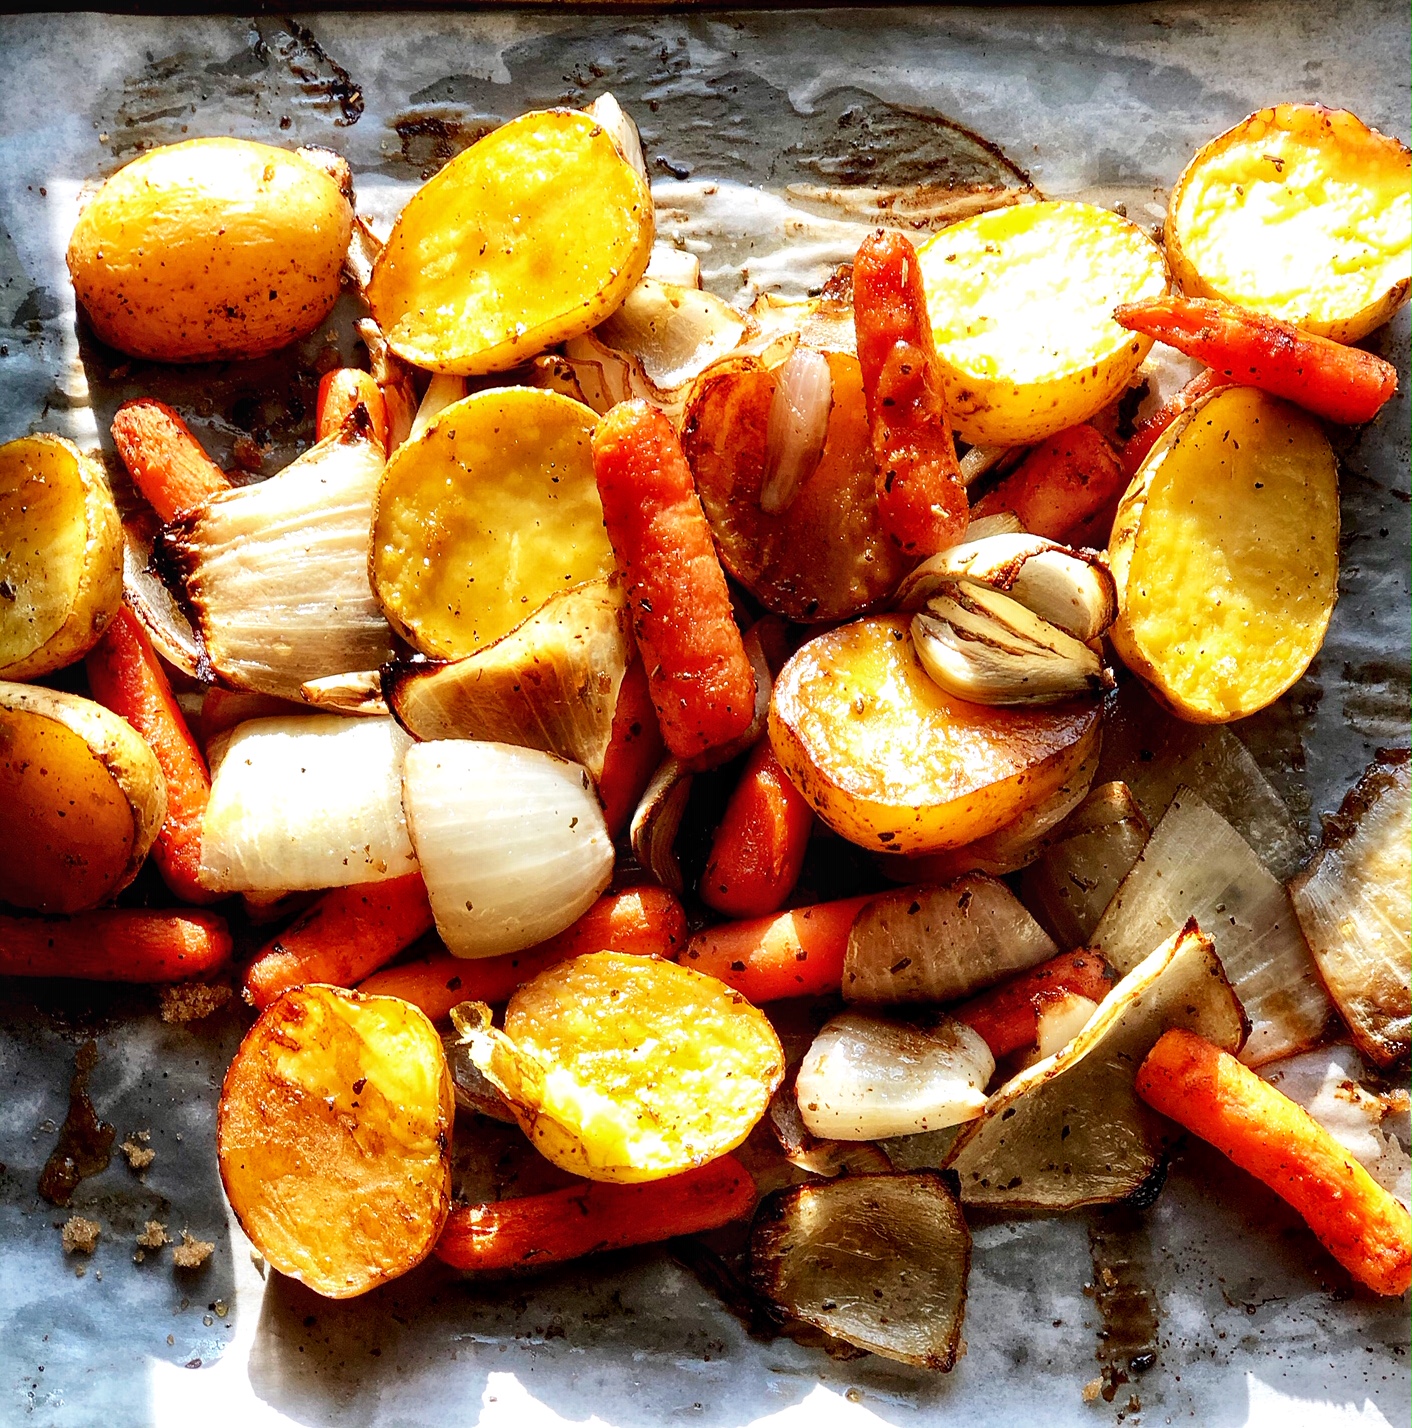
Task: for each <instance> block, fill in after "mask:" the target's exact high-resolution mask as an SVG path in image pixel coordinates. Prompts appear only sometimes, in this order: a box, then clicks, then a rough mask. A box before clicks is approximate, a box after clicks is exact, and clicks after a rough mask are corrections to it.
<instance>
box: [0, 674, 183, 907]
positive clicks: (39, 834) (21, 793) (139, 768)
mask: <svg viewBox="0 0 1412 1428" xmlns="http://www.w3.org/2000/svg"><path fill="white" fill-rule="evenodd" d="M0 810H3V814H0V902H7V903H10V904H11V905H12V906H14V907H29V908H34V909H35V910H36V911H39V912H78V911H80V910H82V909H84V908H89V907H97V906H98V905H99V903H103V902H107V901H108V899H109V898H111V897H113V896H114V895H115V894H116V893H118V892H120V891H121V890H122V889H123V888H125V887H126V886H127V885H128V884H129V883H130V882H131V881H132V880H133V878H135V877H136V876H137V870H138V869H139V868H140V867H141V866H142V860H143V859H144V858H145V857H146V856H147V850H148V849H149V848H150V847H151V846H152V841H153V839H154V838H156V836H157V833H158V830H159V829H160V828H161V826H162V820H163V819H164V818H165V817H166V816H167V785H166V781H165V779H163V777H162V770H161V769H160V768H159V767H158V764H157V759H156V757H155V755H154V754H153V753H152V750H151V749H149V748H148V747H147V745H146V744H145V743H144V742H143V740H142V737H141V735H139V734H138V733H137V732H136V731H135V730H134V729H133V727H132V725H131V724H129V723H128V722H127V720H126V719H121V718H119V717H118V715H116V714H113V713H111V712H110V711H109V710H107V709H105V708H103V706H102V705H101V704H95V703H94V702H93V700H91V699H82V698H80V697H79V696H78V695H77V694H61V693H59V692H57V691H56V690H52V689H42V688H35V687H33V686H31V685H26V684H10V683H8V682H0Z"/></svg>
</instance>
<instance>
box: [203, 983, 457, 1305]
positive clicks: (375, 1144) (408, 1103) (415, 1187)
mask: <svg viewBox="0 0 1412 1428" xmlns="http://www.w3.org/2000/svg"><path fill="white" fill-rule="evenodd" d="M453 1114H454V1105H453V1101H452V1090H451V1073H450V1071H449V1070H448V1069H447V1065H446V1055H445V1053H444V1052H443V1050H442V1048H441V1038H440V1037H439V1036H438V1035H437V1034H436V1030H435V1028H434V1027H433V1026H432V1024H431V1022H429V1021H428V1020H427V1019H426V1017H424V1016H423V1015H422V1013H421V1012H419V1011H418V1010H417V1009H416V1008H415V1007H412V1006H408V1005H407V1003H406V1002H400V1001H398V1000H397V999H396V998H395V997H364V996H360V995H359V994H358V993H357V992H348V991H344V990H342V989H341V988H338V987H322V986H317V985H311V986H306V987H299V988H296V989H295V990H294V991H290V992H286V993H285V994H284V995H283V996H282V997H280V998H279V999H278V1000H277V1001H276V1002H275V1003H274V1004H273V1005H272V1006H270V1007H268V1008H267V1009H266V1010H265V1011H264V1012H263V1013H262V1014H261V1016H260V1019H259V1020H258V1021H257V1022H256V1023H255V1025H254V1026H253V1027H252V1028H251V1029H250V1031H249V1033H248V1034H247V1036H246V1038H245V1040H244V1041H243V1042H242V1043H241V1045H240V1050H239V1051H237V1052H236V1054H235V1059H234V1060H233V1061H232V1062H231V1064H230V1069H229V1070H228V1071H227V1072H226V1077H225V1082H224V1084H223V1085H222V1087H221V1102H220V1111H219V1114H218V1118H217V1122H216V1153H217V1156H218V1158H219V1160H220V1168H221V1180H222V1183H223V1184H224V1185H225V1190H226V1195H227V1196H228V1197H229V1198H230V1205H231V1209H232V1210H234V1211H235V1214H236V1218H237V1219H238V1220H239V1221H240V1225H241V1228H242V1229H243V1230H244V1231H245V1233H246V1235H248V1236H249V1238H250V1241H251V1243H252V1244H253V1245H254V1246H255V1248H256V1249H257V1250H259V1252H260V1253H261V1254H262V1255H263V1256H264V1257H265V1258H266V1259H267V1260H268V1261H269V1262H270V1264H271V1265H273V1266H274V1268H276V1269H277V1270H279V1271H280V1272H281V1273H282V1274H288V1275H290V1276H291V1277H293V1278H295V1279H299V1280H302V1281H303V1282H304V1283H305V1284H307V1285H308V1286H309V1288H310V1289H313V1290H315V1291H316V1292H317V1293H319V1294H323V1295H326V1296H327V1297H328V1298H330V1299H349V1298H352V1297H353V1296H354V1295H356V1294H364V1293H366V1292H367V1291H368V1290H369V1289H373V1288H376V1287H377V1285H379V1284H382V1283H384V1282H385V1281H386V1280H389V1279H395V1278H396V1277H397V1276H398V1275H399V1274H404V1273H406V1271H407V1270H409V1269H411V1268H412V1267H413V1266H414V1265H417V1264H420V1263H421V1261H422V1260H424V1259H425V1258H426V1257H427V1255H428V1254H430V1253H431V1250H432V1246H433V1245H435V1243H436V1240H437V1236H438V1235H440V1233H441V1227H442V1225H443V1224H444V1223H445V1220H446V1215H447V1212H448V1211H449V1210H450V1208H451V1121H452V1117H453Z"/></svg>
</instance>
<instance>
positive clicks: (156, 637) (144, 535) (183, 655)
mask: <svg viewBox="0 0 1412 1428" xmlns="http://www.w3.org/2000/svg"><path fill="white" fill-rule="evenodd" d="M159 528H160V522H159V521H158V520H157V518H156V516H155V515H153V514H152V513H151V512H139V513H135V514H133V515H131V516H128V517H126V518H125V519H124V520H123V603H124V604H125V605H126V606H127V607H128V609H129V610H131V611H132V613H133V615H134V616H136V618H137V622H138V624H140V625H141V626H142V628H143V629H144V630H146V631H147V637H148V639H150V640H151V641H152V647H153V649H155V650H156V651H157V653H158V654H159V655H161V656H162V658H163V659H164V660H166V661H167V663H168V664H171V665H174V666H175V667H176V668H177V669H179V670H181V671H182V673H183V674H189V675H191V676H193V677H194V678H200V675H201V667H202V663H203V659H204V654H203V651H202V649H201V644H200V642H199V641H198V640H197V638H196V634H195V632H194V631H193V630H192V628H191V621H190V620H188V619H187V618H186V612H185V611H184V610H183V609H182V608H181V606H180V605H178V604H177V602H176V598H175V597H174V596H173V594H172V592H171V591H170V590H168V589H167V587H166V586H165V585H164V584H163V583H162V581H161V579H160V578H159V577H158V576H157V574H156V573H155V572H154V571H153V570H152V542H153V540H154V539H155V537H156V534H157V531H158V529H159Z"/></svg>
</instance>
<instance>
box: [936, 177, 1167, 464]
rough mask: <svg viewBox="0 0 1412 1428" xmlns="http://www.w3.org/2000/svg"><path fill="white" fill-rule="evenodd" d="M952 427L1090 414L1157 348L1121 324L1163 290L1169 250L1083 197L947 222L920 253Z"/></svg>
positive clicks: (1014, 427)
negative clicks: (1128, 311) (1122, 314)
mask: <svg viewBox="0 0 1412 1428" xmlns="http://www.w3.org/2000/svg"><path fill="white" fill-rule="evenodd" d="M918 258H919V261H920V263H921V268H922V281H923V283H924V285H925V287H926V292H927V309H928V311H929V312H930V314H931V320H932V336H933V337H934V338H935V341H936V350H937V356H938V357H940V359H941V365H942V371H943V378H944V381H945V385H946V399H947V402H948V404H949V407H950V411H951V420H952V423H953V425H954V426H955V427H956V430H957V431H959V432H960V433H961V435H962V436H963V437H965V439H966V440H967V441H969V442H972V443H974V444H977V445H982V446H1014V445H1018V444H1020V443H1027V442H1034V441H1040V440H1042V439H1043V438H1044V437H1046V436H1052V435H1053V434H1054V433H1055V432H1057V431H1063V430H1064V429H1065V428H1067V427H1071V426H1075V425H1077V424H1078V423H1079V422H1083V421H1087V420H1088V419H1089V418H1090V417H1091V416H1094V415H1095V414H1096V413H1098V412H1100V411H1102V410H1103V408H1104V407H1106V406H1107V405H1108V404H1109V402H1111V401H1113V400H1115V399H1116V398H1117V397H1118V396H1119V395H1120V394H1121V393H1122V391H1123V390H1124V388H1126V387H1127V385H1128V383H1129V381H1130V380H1131V378H1132V376H1133V373H1135V372H1136V371H1137V369H1138V367H1139V366H1141V365H1142V360H1143V358H1144V357H1146V356H1147V353H1148V349H1149V348H1150V347H1151V346H1152V342H1151V339H1149V338H1145V337H1138V336H1137V335H1135V334H1134V333H1131V332H1128V331H1127V330H1126V329H1125V328H1122V327H1119V326H1118V324H1117V323H1116V322H1114V321H1113V309H1114V308H1115V307H1116V306H1117V305H1118V304H1119V303H1124V302H1136V301H1138V300H1139V299H1140V298H1148V297H1156V296H1157V295H1159V294H1160V293H1164V292H1166V290H1167V268H1166V264H1165V263H1164V262H1163V260H1162V253H1161V250H1160V249H1159V248H1158V247H1157V245H1156V244H1155V243H1154V242H1153V241H1152V240H1151V239H1150V238H1149V237H1148V236H1147V234H1146V233H1144V232H1143V231H1142V229H1141V228H1139V227H1138V226H1137V225H1136V224H1135V223H1129V222H1128V220H1127V219H1126V218H1119V217H1118V215H1117V214H1116V213H1109V212H1108V211H1107V210H1106V209H1102V208H1094V207H1092V206H1091V205H1089V204H1087V203H1069V202H1061V203H1024V204H1017V205H1015V206H1014V207H1012V208H998V209H993V210H992V211H991V212H989V213H981V214H978V215H977V216H976V217H974V218H968V219H966V220H965V222H963V223H957V224H954V225H953V226H952V227H950V228H946V229H944V230H943V231H942V232H940V233H938V234H937V235H936V237H934V238H932V239H929V240H928V241H927V242H926V243H924V244H923V245H922V247H921V249H920V250H919V252H918Z"/></svg>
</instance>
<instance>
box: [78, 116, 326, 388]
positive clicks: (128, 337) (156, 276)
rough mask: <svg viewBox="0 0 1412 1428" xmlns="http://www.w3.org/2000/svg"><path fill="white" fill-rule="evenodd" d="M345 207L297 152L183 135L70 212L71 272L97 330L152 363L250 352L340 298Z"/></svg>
mask: <svg viewBox="0 0 1412 1428" xmlns="http://www.w3.org/2000/svg"><path fill="white" fill-rule="evenodd" d="M352 224H353V210H352V207H351V206H350V204H349V203H348V200H347V199H346V198H344V196H343V194H342V193H341V192H340V191H339V187H338V184H337V183H336V182H335V181H334V180H333V179H332V178H331V177H330V176H329V175H328V174H327V173H326V172H324V171H323V170H322V169H319V168H317V167H315V166H314V165H313V164H311V163H309V162H308V161H307V160H306V159H303V158H301V157H300V156H299V155H298V154H292V153H289V152H288V151H287V150H284V149H276V148H272V147H270V146H269V145H268V144H256V143H251V142H249V141H248V140H244V139H191V140H188V141H187V142H185V143H181V144H171V145H168V146H166V147H164V148H160V149H153V150H152V151H151V152H150V153H147V154H143V155H142V156H141V158H137V159H134V160H133V161H132V162H131V163H130V164H128V165H126V167H124V168H121V169H119V170H118V172H117V173H115V174H114V175H113V176H112V177H111V178H110V179H108V181H107V182H106V183H105V184H104V185H103V186H102V188H100V189H99V190H98V192H97V193H96V194H95V195H94V197H93V199H92V201H91V202H90V203H89V204H88V206H87V207H86V208H85V209H84V210H83V212H82V214H80V215H79V220H78V224H77V226H76V227H75V229H74V232H73V237H72V238H71V239H70V240H69V250H68V263H69V273H70V275H71V276H72V278H73V284H74V290H75V292H76V293H77V294H78V298H79V301H80V302H81V303H82V304H83V307H84V309H85V310H86V311H87V313H88V316H89V320H90V321H91V322H92V324H93V328H94V331H95V332H97V334H98V336H99V337H100V338H102V340H103V341H104V342H106V343H108V344H109V345H110V346H112V347H116V348H118V350H119V351H122V352H127V353H130V354H131V355H133V356H135V357H146V358H150V359H153V360H156V361H160V362H210V361H216V360H220V359H226V358H238V357H258V356H262V355H263V354H265V353H267V352H273V351H275V350H276V349H278V348H280V347H285V346H288V345H289V343H291V342H294V341H296V340H297V339H298V338H300V337H303V336H305V335H306V334H308V333H310V332H312V331H313V330H314V328H316V327H317V326H318V325H319V323H321V322H322V321H323V320H324V318H325V317H327V316H328V313H329V310H330V309H331V308H332V307H333V305H334V302H335V301H336V299H337V297H338V291H339V281H340V272H341V269H342V265H343V257H344V254H345V252H346V251H347V248H348V239H349V235H350V233H351V231H352Z"/></svg>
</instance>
